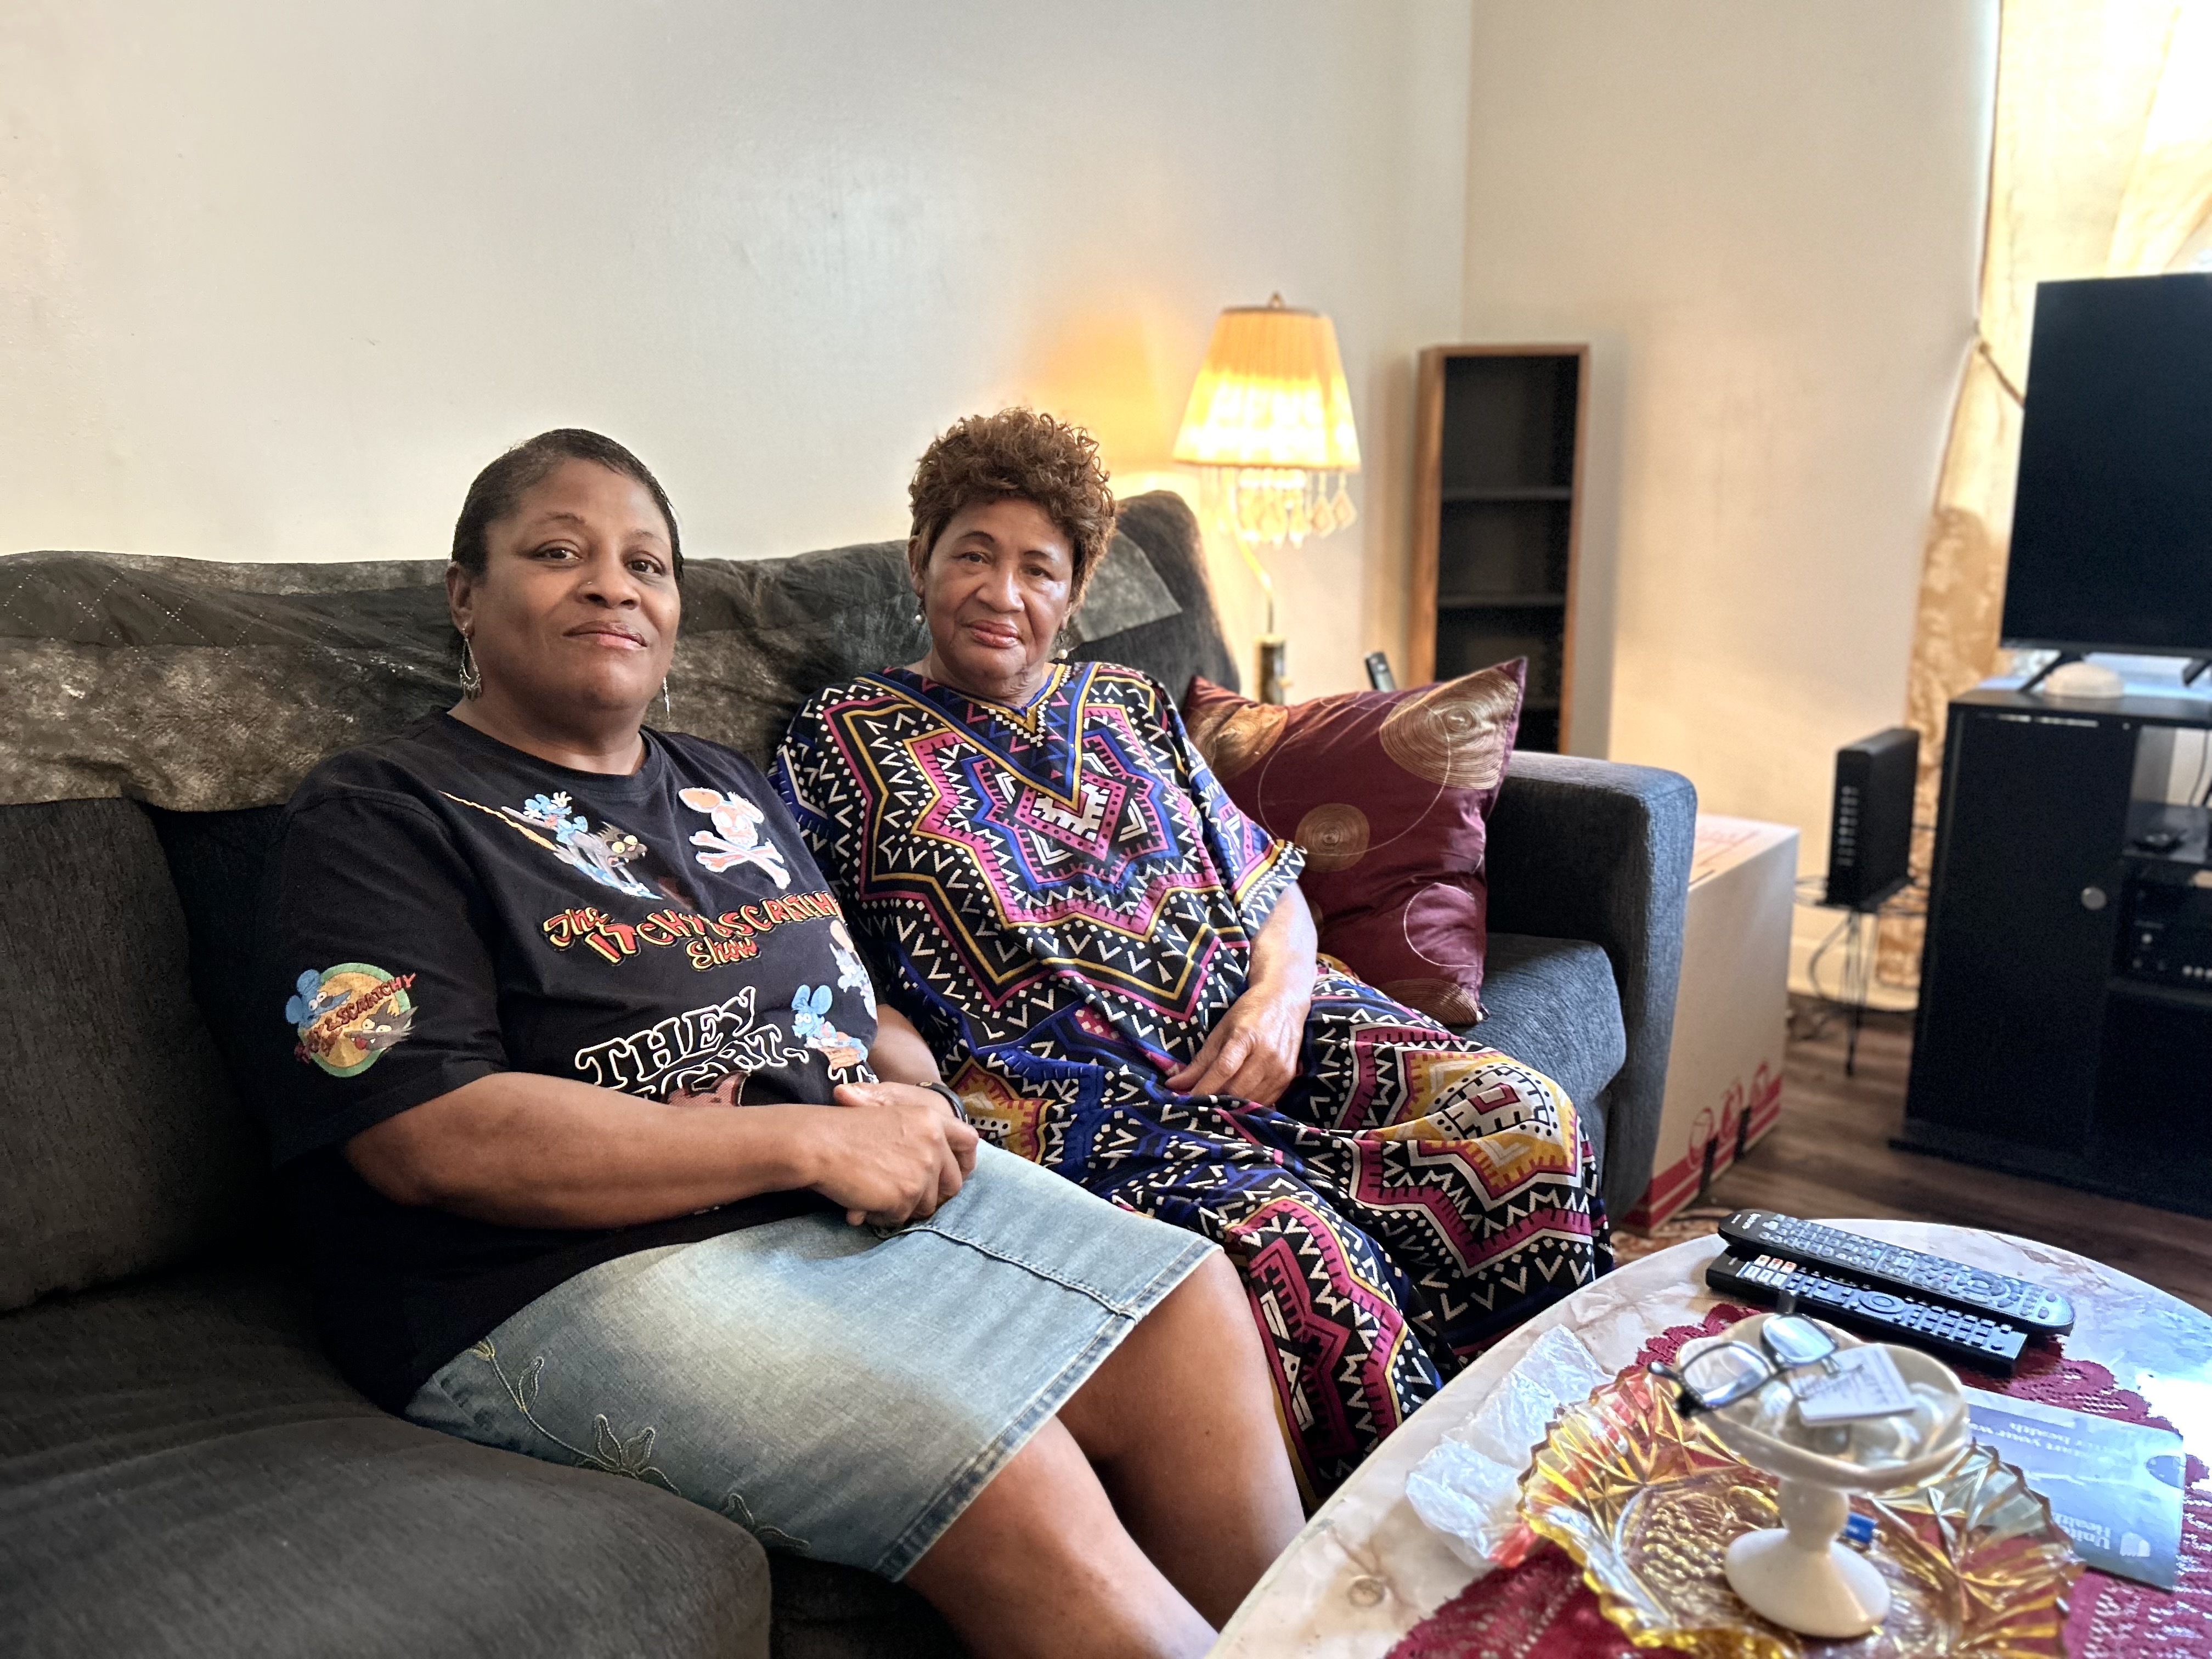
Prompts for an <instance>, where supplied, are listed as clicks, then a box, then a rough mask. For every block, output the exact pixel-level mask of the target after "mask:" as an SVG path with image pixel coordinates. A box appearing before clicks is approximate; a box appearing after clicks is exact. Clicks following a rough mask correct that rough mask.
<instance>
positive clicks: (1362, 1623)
mask: <svg viewBox="0 0 2212 1659" xmlns="http://www.w3.org/2000/svg"><path fill="white" fill-rule="evenodd" d="M1830 1225H1833V1226H1838V1227H1845V1228H1848V1229H1850V1231H1853V1232H1858V1233H1865V1234H1867V1235H1869V1237H1875V1238H1881V1239H1887V1240H1889V1241H1890V1242H1892V1243H1898V1244H1903V1245H1905V1246H1907V1247H1908V1248H1910V1249H1916V1250H1925V1251H1927V1252H1929V1254H1931V1255H1947V1256H1951V1257H1954V1258H1955V1259H1957V1260H1959V1261H1971V1262H1973V1263H1974V1264H1976V1265H1977V1266H1979V1267H1990V1268H1994V1269H1995V1270H1996V1271H1997V1272H1999V1273H2009V1274H2012V1275H2013V1276H2015V1278H2020V1279H2033V1280H2034V1281H2035V1282H2036V1283H2038V1284H2040V1285H2050V1286H2051V1288H2052V1289H2054V1290H2058V1291H2064V1292H2065V1294H2066V1295H2067V1297H2069V1299H2070V1300H2071V1301H2072V1302H2073V1304H2074V1311H2075V1326H2074V1330H2073V1333H2072V1334H2070V1335H2069V1336H2068V1337H2067V1338H2066V1339H2065V1351H2066V1352H2067V1353H2068V1354H2069V1356H2070V1357H2072V1358H2076V1359H2093V1360H2095V1361H2096V1362H2097V1363H2098V1364H2100V1365H2103V1366H2105V1367H2106V1369H2107V1370H2110V1371H2111V1372H2112V1377H2113V1380H2114V1381H2115V1382H2117V1383H2118V1384H2119V1385H2120V1386H2121V1387H2122V1388H2126V1389H2134V1390H2135V1391H2136V1393H2138V1394H2140V1395H2142V1396H2143V1397H2144V1398H2145V1399H2146V1400H2148V1401H2149V1402H2150V1405H2151V1409H2152V1410H2153V1411H2154V1412H2156V1413H2158V1414H2159V1415H2160V1416H2162V1417H2164V1418H2166V1419H2167V1420H2168V1421H2169V1422H2171V1423H2172V1425H2174V1427H2176V1428H2177V1429H2179V1430H2180V1431H2181V1433H2182V1436H2183V1438H2184V1439H2185V1442H2186V1443H2187V1444H2188V1448H2189V1449H2190V1450H2191V1451H2192V1452H2194V1453H2195V1454H2197V1456H2199V1457H2201V1458H2203V1459H2204V1460H2205V1461H2206V1462H2212V1316H2206V1315H2204V1314H2203V1313H2200V1312H2198V1311H2197V1310H2196V1309H2194V1308H2192V1307H2191V1306H2189V1305H2188V1304H2186V1303H2185V1302H2182V1301H2180V1300H2179V1299H2178V1298H2176V1297H2171V1296H2168V1295H2167V1294H2166V1292H2165V1291H2160V1290H2154V1289H2153V1288H2152V1287H2151V1286H2150V1285H2146V1284H2144V1283H2142V1280H2140V1279H2131V1278H2130V1277H2129V1276H2128V1275H2127V1274H2125V1273H2118V1272H2116V1271H2115V1270H2114V1269H2112V1268H2110V1267H2100V1266H2099V1265H2098V1264H2097V1263H2095V1262H2093V1261H2089V1260H2087V1258H2086V1257H2083V1256H2078V1255H2075V1254H2074V1253H2073V1252H2072V1251H2070V1250H2062V1249H2058V1248H2057V1246H2056V1245H2051V1244H2036V1243H2030V1242H2028V1241H2027V1240H2026V1239H2020V1238H2013V1237H2008V1236H2007V1235H2004V1234H2002V1233H1986V1232H1978V1231H1971V1230H1969V1229H1966V1228H1963V1227H1941V1226H1933V1225H1927V1224H1924V1223H1920V1222H1910V1221H1849V1220H1844V1221H1836V1222H1832V1223H1831V1224H1830ZM1720 1249H1721V1243H1720V1241H1719V1240H1718V1239H1717V1238H1697V1239H1691V1240H1689V1241H1688V1242H1686V1243H1681V1244H1677V1245H1675V1246H1674V1248H1673V1249H1667V1250H1662V1251H1660V1252H1659V1253H1658V1254H1656V1255H1649V1256H1646V1257H1644V1259H1643V1260H1642V1261H1633V1262H1631V1263H1629V1264H1628V1265H1627V1266H1626V1267H1622V1268H1621V1269H1620V1270H1619V1271H1618V1272H1616V1273H1609V1274H1607V1276H1606V1277H1605V1278H1603V1279H1599V1280H1598V1281H1597V1282H1596V1283H1595V1284H1594V1285H1584V1286H1583V1288H1582V1289H1581V1290H1579V1291H1576V1292H1575V1293H1574V1294H1573V1295H1572V1296H1571V1297H1568V1298H1567V1299H1566V1300H1565V1301H1564V1302H1561V1303H1559V1304H1557V1305H1556V1306H1554V1307H1552V1308H1549V1309H1547V1310H1545V1311H1544V1312H1543V1313H1541V1314H1540V1315H1538V1316H1536V1317H1535V1318H1534V1319H1532V1320H1530V1321H1529V1322H1528V1323H1527V1324H1526V1325H1523V1326H1522V1327H1521V1328H1520V1329H1518V1330H1516V1331H1515V1332H1514V1333H1513V1334H1511V1335H1510V1336H1508V1337H1507V1338H1505V1339H1504V1340H1503V1341H1501V1342H1500V1343H1499V1344H1498V1346H1496V1347H1494V1348H1492V1349H1491V1350H1490V1352H1488V1353H1486V1354H1485V1355H1483V1356H1482V1358H1480V1359H1479V1360H1477V1361H1476V1362H1475V1363H1474V1364H1473V1365H1471V1366H1469V1367H1468V1369H1467V1370H1465V1371H1463V1372H1462V1373H1461V1374H1460V1375H1459V1376H1456V1377H1455V1378H1454V1379H1453V1380H1452V1382H1451V1383H1450V1384H1449V1386H1448V1387H1447V1388H1446V1389H1444V1390H1443V1393H1441V1394H1439V1395H1437V1397H1436V1398H1435V1399H1434V1400H1431V1401H1429V1403H1428V1404H1427V1405H1425V1406H1424V1407H1422V1408H1421V1409H1420V1410H1419V1411H1418V1412H1416V1413H1414V1414H1413V1416H1412V1417H1411V1418H1409V1419H1407V1421H1406V1423H1405V1425H1404V1426H1402V1427H1401V1428H1400V1429H1399V1431H1397V1433H1395V1434H1394V1435H1392V1436H1391V1437H1390V1438H1389V1439H1388V1440H1387V1441H1385V1442H1383V1444H1382V1446H1381V1447H1379V1448H1378V1449H1376V1452H1375V1455H1373V1456H1371V1457H1370V1458H1369V1459H1368V1460H1367V1462H1365V1463H1364V1464H1362V1465H1361V1466H1360V1468H1359V1470H1358V1473H1357V1474H1354V1475H1353V1476H1352V1479H1351V1480H1348V1481H1346V1483H1345V1484H1344V1486H1342V1487H1340V1489H1339V1490H1338V1491H1337V1492H1336V1493H1335V1495H1334V1496H1333V1497H1332V1498H1330V1499H1329V1500H1328V1503H1326V1504H1322V1507H1321V1508H1320V1510H1317V1511H1316V1513H1315V1515H1314V1517H1313V1519H1312V1520H1311V1521H1310V1522H1307V1523H1306V1528H1305V1530H1304V1531H1303V1532H1301V1533H1300V1534H1298V1535H1297V1539H1296V1540H1295V1541H1293V1542H1292V1543H1291V1547H1290V1548H1289V1549H1287V1550H1285V1552H1284V1553H1283V1554H1282V1555H1281V1557H1280V1558H1279V1559H1277V1561H1276V1562H1275V1565H1273V1566H1272V1567H1270V1568H1269V1569H1268V1570H1267V1576H1266V1577H1263V1578H1261V1581H1260V1582H1259V1583H1258V1584H1257V1585H1256V1586H1255V1587H1254V1589H1253V1591H1252V1594H1251V1595H1249V1596H1248V1597H1246V1598H1245V1601H1244V1605H1243V1607H1239V1608H1238V1609H1237V1614H1236V1616H1235V1617H1234V1618H1232V1619H1231V1620H1230V1621H1229V1625H1228V1627H1227V1628H1226V1629H1225V1630H1224V1631H1223V1632H1222V1633H1221V1639H1220V1640H1219V1641H1218V1643H1216V1644H1214V1647H1213V1650H1212V1659H1291V1656H1298V1659H1381V1656H1382V1655H1383V1654H1386V1653H1388V1652H1389V1650H1390V1648H1391V1647H1392V1645H1393V1644H1395V1643H1396V1642H1397V1640H1398V1638H1400V1637H1401V1636H1403V1635H1405V1634H1406V1632H1408V1631H1410V1630H1411V1629H1413V1626H1415V1625H1417V1624H1419V1622H1420V1621H1421V1620H1424V1619H1425V1618H1427V1617H1428V1616H1429V1615H1430V1614H1431V1613H1434V1612H1435V1611H1436V1610H1437V1608H1438V1607H1441V1606H1443V1603H1444V1602H1446V1601H1449V1600H1450V1599H1451V1598H1452V1597H1453V1596H1454V1595H1457V1594H1458V1593H1459V1592H1460V1591H1461V1590H1462V1589H1465V1588H1466V1587H1467V1586H1468V1584H1469V1583H1472V1582H1473V1581H1474V1577H1475V1575H1474V1571H1472V1570H1471V1569H1469V1568H1468V1566H1467V1565H1464V1564H1463V1563H1462V1561H1461V1560H1460V1559H1459V1558H1458V1557H1457V1556H1455V1555H1454V1554H1453V1553H1451V1552H1450V1551H1449V1549H1447V1548H1446V1547H1444V1543H1443V1540H1442V1539H1441V1538H1439V1537H1438V1536H1437V1534H1435V1533H1432V1532H1431V1531H1430V1530H1429V1528H1427V1527H1426V1526H1425V1525H1424V1524H1423V1523H1422V1522H1421V1521H1420V1519H1419V1516H1415V1515H1414V1513H1413V1510H1412V1508H1411V1507H1410V1506H1409V1505H1408V1504H1407V1502H1406V1475H1407V1471H1408V1470H1410V1469H1411V1468H1413V1465H1414V1464H1416V1463H1418V1462H1420V1461H1421V1459H1422V1458H1424V1457H1425V1456H1426V1455H1428V1454H1429V1451H1430V1449H1431V1448H1433V1447H1434V1446H1435V1445H1436V1443H1437V1441H1438V1440H1440V1439H1442V1438H1443V1434H1444V1431H1446V1430H1447V1429H1449V1428H1451V1427H1453V1426H1454V1425H1456V1424H1458V1423H1461V1422H1463V1421H1464V1420H1465V1419H1467V1418H1468V1416H1470V1415H1471V1414H1472V1413H1474V1411H1475V1410H1476V1408H1477V1407H1480V1405H1481V1404H1482V1402H1483V1401H1484V1400H1485V1399H1486V1397H1487V1396H1488V1395H1489V1393H1490V1391H1491V1390H1492V1389H1494V1388H1496V1387H1497V1386H1498V1383H1500V1381H1502V1380H1503V1379H1504V1376H1505V1375H1506V1373H1507V1372H1508V1371H1510V1370H1512V1369H1513V1367H1514V1366H1515V1365H1516V1364H1519V1363H1520V1360H1521V1357H1522V1355H1523V1354H1525V1353H1526V1352H1528V1345H1529V1344H1530V1343H1531V1342H1533V1341H1534V1340H1535V1339H1536V1337H1537V1335H1538V1334H1540V1333H1541V1332H1542V1331H1544V1330H1547V1329H1548V1328H1550V1327H1552V1326H1553V1325H1565V1326H1566V1327H1568V1328H1570V1329H1571V1330H1572V1331H1573V1332H1574V1333H1575V1334H1576V1335H1577V1337H1579V1338H1580V1339H1581V1340H1582V1342H1583V1346H1585V1347H1587V1348H1588V1349H1589V1351H1590V1352H1591V1354H1592V1355H1593V1356H1594V1357H1595V1358H1596V1360H1597V1362H1598V1363H1599V1364H1601V1365H1604V1366H1607V1367H1608V1368H1609V1369H1613V1370H1619V1369H1620V1368H1622V1367H1624V1366H1626V1365H1627V1364H1630V1363H1631V1362H1632V1361H1633V1360H1634V1358H1636V1355H1637V1352H1638V1350H1640V1349H1641V1348H1642V1347H1643V1346H1644V1343H1645V1342H1646V1341H1647V1340H1650V1338H1652V1337H1654V1336H1656V1335H1657V1334H1659V1333H1660V1332H1662V1331H1663V1330H1665V1329H1666V1328H1668V1326H1670V1325H1686V1324H1691V1323H1693V1322H1696V1321H1698V1320H1700V1319H1702V1318H1704V1317H1705V1313H1706V1312H1707V1310H1710V1309H1711V1307H1712V1305H1713V1304H1714V1303H1715V1302H1716V1301H1718V1300H1720V1299H1721V1298H1719V1297H1715V1296H1714V1295H1712V1293H1711V1292H1710V1291H1707V1290H1706V1289H1705V1263H1706V1262H1707V1261H1710V1260H1711V1258H1712V1257H1713V1256H1715V1255H1717V1254H1719V1252H1720Z"/></svg>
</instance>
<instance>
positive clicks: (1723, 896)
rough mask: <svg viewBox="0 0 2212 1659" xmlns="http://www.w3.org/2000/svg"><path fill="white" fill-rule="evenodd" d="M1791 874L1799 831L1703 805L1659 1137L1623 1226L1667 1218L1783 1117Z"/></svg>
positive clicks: (1793, 878)
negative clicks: (1713, 812) (1707, 810)
mask: <svg viewBox="0 0 2212 1659" xmlns="http://www.w3.org/2000/svg"><path fill="white" fill-rule="evenodd" d="M1796 884H1797V832H1796V830H1795V829H1791V828H1790V827H1789V826H1787V825H1785V824H1779V823H1757V822H1755V821H1754V820H1753V819H1750V818H1724V817H1712V816H1709V815H1706V814H1704V813H1700V814H1699V817H1698V845H1697V851H1696V853H1695V854H1693V855H1692V860H1691V864H1690V898H1689V908H1688V910H1687V913H1686V915H1685V916H1684V918H1683V923H1682V980H1681V988H1680V990H1679V991H1678V992H1677V993H1676V994H1675V998H1674V1045H1673V1047H1672V1048H1670V1049H1669V1050H1668V1060H1667V1095H1666V1101H1665V1104H1664V1105H1663V1106H1662V1108H1661V1109H1660V1115H1659V1145H1658V1148H1657V1150H1656V1152H1654V1153H1653V1155H1652V1160H1651V1164H1652V1172H1651V1180H1650V1184H1649V1185H1648V1186H1646V1187H1645V1188H1644V1196H1643V1198H1642V1199H1641V1200H1639V1201H1638V1203H1637V1204H1636V1206H1634V1207H1633V1208H1632V1209H1631V1210H1630V1211H1629V1212H1628V1213H1627V1214H1626V1216H1623V1217H1620V1218H1618V1219H1619V1220H1620V1222H1621V1224H1622V1225H1624V1226H1628V1227H1633V1228H1638V1229H1644V1228H1650V1227H1654V1226H1656V1225H1658V1224H1659V1223H1661V1222H1662V1221H1664V1220H1666V1219H1667V1218H1668V1217H1669V1216H1671V1215H1673V1214H1674V1212H1676V1211H1677V1210H1680V1208H1682V1206H1684V1205H1686V1204H1688V1203H1689V1202H1691V1201H1692V1200H1693V1199H1695V1198H1696V1197H1697V1196H1698V1194H1699V1192H1700V1191H1702V1190H1704V1189H1705V1188H1707V1187H1709V1186H1711V1183H1712V1182H1714V1181H1716V1180H1717V1179H1718V1178H1719V1176H1720V1173H1721V1171H1722V1170H1725V1169H1727V1168H1728V1167H1729V1165H1730V1164H1733V1163H1735V1160H1736V1158H1737V1156H1738V1155H1739V1154H1740V1153H1741V1152H1744V1151H1745V1150H1746V1149H1747V1148H1748V1147H1750V1146H1754V1145H1756V1144H1757V1143H1758V1141H1759V1139H1760V1138H1761V1137H1762V1136H1764V1135H1765V1133H1767V1131H1768V1130H1770V1129H1771V1128H1772V1127H1774V1124H1775V1121H1776V1120H1777V1119H1778V1117H1780V1116H1781V1115H1782V1050H1783V1044H1784V1040H1785V1038H1786V1036H1787V1033H1788V1030H1789V1023H1790V915H1791V911H1792V908H1793V901H1794V898H1795V895H1796Z"/></svg>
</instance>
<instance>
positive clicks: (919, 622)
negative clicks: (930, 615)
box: [914, 607, 929, 628]
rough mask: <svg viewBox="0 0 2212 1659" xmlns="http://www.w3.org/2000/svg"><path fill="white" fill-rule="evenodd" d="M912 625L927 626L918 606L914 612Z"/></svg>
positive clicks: (917, 626)
mask: <svg viewBox="0 0 2212 1659" xmlns="http://www.w3.org/2000/svg"><path fill="white" fill-rule="evenodd" d="M914 625H915V627H916V628H927V627H928V626H929V623H927V621H926V620H925V619H924V618H923V617H922V614H921V610H920V609H919V608H918V607H917V608H916V610H915V613H914Z"/></svg>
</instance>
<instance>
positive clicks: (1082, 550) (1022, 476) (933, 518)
mask: <svg viewBox="0 0 2212 1659" xmlns="http://www.w3.org/2000/svg"><path fill="white" fill-rule="evenodd" d="M1008 497H1018V498H1019V499H1020V500H1023V501H1029V502H1031V503H1033V504H1034V505H1035V506H1036V507H1037V509H1038V510H1039V511H1040V512H1042V513H1043V514H1044V515H1045V517H1047V518H1048V519H1050V520H1052V521H1053V524H1054V526H1056V527H1057V528H1058V529H1059V531H1060V534H1061V535H1063V536H1065V537H1066V538H1067V543H1068V550H1069V552H1070V553H1071V554H1072V555H1073V557H1074V561H1075V568H1074V571H1073V577H1072V580H1070V582H1069V584H1068V587H1069V591H1070V592H1071V593H1072V594H1073V597H1075V598H1077V599H1080V598H1081V597H1082V596H1083V589H1084V586H1085V584H1086V583H1088V582H1089V581H1090V580H1091V570H1092V568H1094V567H1096V566H1097V562H1098V561H1099V559H1100V558H1102V557H1103V556H1104V554H1105V552H1106V548H1107V544H1109V542H1111V541H1112V540H1113V539H1114V513H1115V507H1114V492H1113V491H1112V490H1111V489H1108V488H1107V485H1106V468H1105V466H1104V465H1103V463H1102V462H1101V461H1100V460H1099V459H1098V441H1097V439H1095V438H1093V437H1092V436H1091V435H1090V434H1089V433H1088V432H1085V430H1084V429H1083V428H1081V427H1079V426H1075V425H1073V424H1072V423H1070V422H1065V421H1055V420H1054V419H1053V417H1052V416H1049V415H1040V414H1039V413H1037V411H1036V410H1033V409H1002V410H1000V411H999V412H998V413H997V414H995V415H970V416H968V418H967V419H965V420H963V421H955V422H953V423H952V424H951V426H949V427H947V428H945V430H944V432H943V433H942V434H940V435H939V437H938V439H937V441H935V442H934V443H933V444H931V445H930V447H928V449H927V451H925V452H924V453H923V454H922V458H921V464H920V465H918V466H916V467H915V474H914V483H913V484H912V485H911V486H909V488H908V491H907V499H908V502H909V503H910V504H911V505H912V507H913V508H914V537H915V541H916V542H917V543H919V544H920V546H921V557H922V558H923V559H924V560H927V557H928V556H929V553H930V551H931V550H932V549H933V547H934V546H935V545H936V543H937V538H939V536H941V535H943V534H944V533H945V526H946V525H948V524H950V523H951V522H952V515H953V514H954V513H957V512H959V511H960V510H961V509H962V508H963V507H972V506H974V505H975V503H976V502H978V501H1004V500H1006V499H1007V498H1008Z"/></svg>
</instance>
